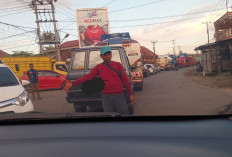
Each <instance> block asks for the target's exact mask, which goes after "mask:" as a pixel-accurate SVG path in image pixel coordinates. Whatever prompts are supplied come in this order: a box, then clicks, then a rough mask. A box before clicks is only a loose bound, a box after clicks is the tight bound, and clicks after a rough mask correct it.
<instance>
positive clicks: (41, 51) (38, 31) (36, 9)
mask: <svg viewBox="0 0 232 157" xmlns="http://www.w3.org/2000/svg"><path fill="white" fill-rule="evenodd" d="M32 3H33V4H35V1H33V2H32ZM34 7H35V16H36V24H37V35H38V37H39V47H40V54H43V53H44V51H43V45H42V43H41V33H40V25H39V22H38V21H39V16H38V8H37V5H34Z"/></svg>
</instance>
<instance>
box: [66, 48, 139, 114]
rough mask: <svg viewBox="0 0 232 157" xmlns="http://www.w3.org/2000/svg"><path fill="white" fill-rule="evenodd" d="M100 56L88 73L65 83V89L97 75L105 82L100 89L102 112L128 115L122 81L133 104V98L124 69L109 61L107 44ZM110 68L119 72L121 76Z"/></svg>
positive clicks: (110, 56)
mask: <svg viewBox="0 0 232 157" xmlns="http://www.w3.org/2000/svg"><path fill="white" fill-rule="evenodd" d="M100 56H101V58H102V59H103V63H100V64H98V65H96V66H95V67H94V68H93V69H92V70H91V72H90V73H89V74H87V75H85V76H83V77H82V78H79V79H77V80H76V81H73V82H72V83H69V84H67V85H66V87H65V90H66V92H68V91H69V90H70V88H71V87H72V86H75V85H77V84H82V83H84V82H85V81H87V80H91V79H93V78H95V77H97V76H98V75H99V76H100V78H101V79H102V80H103V81H104V83H105V86H104V89H103V90H102V106H103V110H104V112H118V113H120V114H123V115H128V114H129V110H128V104H127V102H126V98H125V95H124V94H123V87H122V83H123V84H124V86H125V87H126V89H127V91H128V93H129V94H130V100H131V103H132V104H133V105H135V99H134V96H133V92H132V90H131V85H130V82H129V81H128V78H127V75H126V73H125V70H124V68H123V66H122V64H121V63H119V62H115V61H111V58H112V52H111V48H110V47H109V46H104V47H102V48H101V54H100ZM112 68H113V69H114V70H116V71H117V72H118V73H120V75H121V78H120V76H119V75H118V74H117V73H116V72H115V71H114V70H112Z"/></svg>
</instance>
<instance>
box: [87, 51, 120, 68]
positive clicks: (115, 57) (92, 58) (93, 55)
mask: <svg viewBox="0 0 232 157" xmlns="http://www.w3.org/2000/svg"><path fill="white" fill-rule="evenodd" d="M111 51H112V61H116V62H120V63H121V58H120V54H119V51H118V50H111ZM100 63H102V58H101V57H100V51H90V54H89V69H93V68H94V67H95V66H96V65H97V64H100Z"/></svg>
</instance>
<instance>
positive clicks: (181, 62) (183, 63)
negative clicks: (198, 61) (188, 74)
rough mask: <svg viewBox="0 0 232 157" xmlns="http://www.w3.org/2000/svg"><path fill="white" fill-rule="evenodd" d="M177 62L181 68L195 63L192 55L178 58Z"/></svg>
mask: <svg viewBox="0 0 232 157" xmlns="http://www.w3.org/2000/svg"><path fill="white" fill-rule="evenodd" d="M178 63H179V65H180V67H181V68H184V67H190V66H193V65H195V61H194V57H192V56H187V57H181V58H178Z"/></svg>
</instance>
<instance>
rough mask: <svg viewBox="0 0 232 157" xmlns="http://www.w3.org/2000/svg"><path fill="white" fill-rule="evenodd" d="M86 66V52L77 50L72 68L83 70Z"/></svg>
mask: <svg viewBox="0 0 232 157" xmlns="http://www.w3.org/2000/svg"><path fill="white" fill-rule="evenodd" d="M84 68H85V52H76V53H75V56H74V60H73V64H72V70H76V69H78V70H83V69H84Z"/></svg>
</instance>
